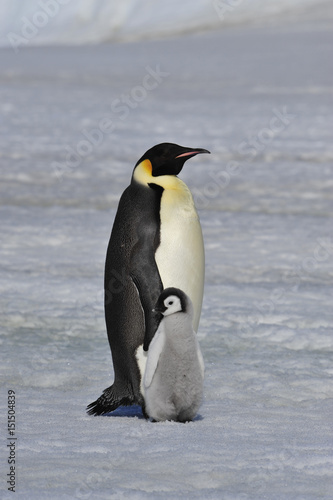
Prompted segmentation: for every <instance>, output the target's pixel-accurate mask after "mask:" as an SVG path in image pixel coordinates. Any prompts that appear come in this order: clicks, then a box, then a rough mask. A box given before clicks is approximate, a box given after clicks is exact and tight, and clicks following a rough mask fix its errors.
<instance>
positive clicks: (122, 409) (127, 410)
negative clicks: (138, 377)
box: [101, 405, 204, 424]
mask: <svg viewBox="0 0 333 500" xmlns="http://www.w3.org/2000/svg"><path fill="white" fill-rule="evenodd" d="M101 416H102V417H107V418H109V417H125V418H126V417H127V418H134V417H136V418H138V419H139V420H147V422H150V423H154V424H157V423H163V422H174V423H176V424H179V423H190V422H177V421H174V420H167V421H165V420H164V421H162V422H157V421H156V420H150V419H147V418H146V417H145V416H144V415H143V412H142V409H141V406H139V405H133V406H119V407H118V408H117V409H116V410H114V411H113V412H110V413H105V414H104V415H101ZM203 419H204V417H203V416H202V415H200V414H199V413H198V414H197V415H196V416H195V417H194V418H193V419H192V420H191V422H200V421H201V420H203Z"/></svg>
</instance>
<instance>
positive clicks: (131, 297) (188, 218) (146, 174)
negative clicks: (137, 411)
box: [87, 143, 209, 415]
mask: <svg viewBox="0 0 333 500" xmlns="http://www.w3.org/2000/svg"><path fill="white" fill-rule="evenodd" d="M201 153H209V151H207V150H206V149H201V148H195V149H193V148H187V147H182V146H178V145H177V144H172V143H162V144H158V145H156V146H154V147H152V148H151V149H149V150H148V151H147V152H146V153H145V154H144V155H143V156H142V157H141V158H140V159H139V160H138V162H137V163H136V165H135V167H134V170H133V175H132V180H131V184H130V185H129V186H128V187H127V188H126V189H125V191H124V193H123V194H122V196H121V199H120V202H119V206H118V211H117V214H116V217H115V220H114V224H113V228H112V232H111V237H110V242H109V246H108V250H107V255H106V262H105V281H104V287H105V303H104V305H105V320H106V327H107V333H108V339H109V343H110V347H111V353H112V360H113V368H114V382H113V384H112V385H111V387H108V388H107V389H105V390H104V392H103V394H102V395H101V396H100V397H99V398H98V399H97V400H96V401H94V402H93V403H91V404H90V405H89V406H88V407H87V410H88V413H89V414H90V415H102V414H105V413H109V412H111V411H113V410H115V409H116V408H118V406H121V405H124V406H128V405H132V404H139V405H141V406H142V407H143V411H144V400H143V396H142V394H141V391H140V383H141V375H140V368H139V364H140V362H139V361H138V360H137V358H136V353H137V351H138V348H139V346H141V345H142V344H143V350H144V352H146V351H147V350H148V347H149V344H150V341H151V340H152V338H153V336H154V334H155V332H156V330H157V328H158V325H159V322H160V320H161V318H162V315H156V314H154V313H153V312H152V310H153V308H154V305H155V303H156V302H157V299H158V297H159V296H160V294H161V292H162V290H163V289H164V288H168V287H171V286H172V287H176V288H180V289H181V290H183V291H184V292H185V293H186V294H187V295H188V296H189V297H190V299H191V301H192V303H193V308H194V317H193V328H194V330H195V331H197V328H198V324H199V319H200V313H201V305H202V297H203V286H204V266H205V262H204V246H203V238H202V231H201V226H200V221H199V218H198V214H197V211H196V209H195V206H194V202H193V198H192V195H191V192H190V190H189V188H188V187H187V185H186V184H185V183H184V182H183V181H181V180H180V179H179V178H178V177H177V175H178V174H179V173H180V171H181V170H182V168H183V165H184V163H185V161H186V160H188V159H189V158H192V157H193V156H195V155H197V154H201Z"/></svg>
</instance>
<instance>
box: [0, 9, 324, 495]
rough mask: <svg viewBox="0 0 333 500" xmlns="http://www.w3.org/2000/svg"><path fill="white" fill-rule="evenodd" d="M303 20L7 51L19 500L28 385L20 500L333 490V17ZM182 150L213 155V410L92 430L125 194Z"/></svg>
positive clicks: (1, 195) (6, 203)
mask: <svg viewBox="0 0 333 500" xmlns="http://www.w3.org/2000/svg"><path fill="white" fill-rule="evenodd" d="M31 3H32V2H31ZM101 3H102V2H101ZM245 3H246V2H245V1H244V5H245ZM82 4H83V2H82ZM85 4H86V5H88V2H85ZM69 5H70V4H69ZM297 17H298V18H299V22H297V23H295V19H294V17H293V15H291V14H290V15H289V14H288V16H287V15H286V16H285V17H283V20H276V21H275V22H271V23H270V25H269V26H266V24H260V26H253V25H248V26H239V27H233V28H227V29H224V26H222V25H221V29H218V30H216V31H212V32H205V33H201V34H196V35H191V36H185V37H180V38H170V39H166V40H159V41H154V42H148V41H141V42H137V43H126V44H104V45H89V46H80V47H69V48H68V47H51V48H50V47H49V48H46V47H33V44H32V43H31V44H30V43H29V44H28V45H27V47H26V48H25V49H24V50H23V47H22V49H20V50H19V51H18V52H17V53H15V51H14V50H13V48H12V47H8V48H6V49H2V50H1V52H0V65H1V76H0V83H1V90H2V98H1V103H0V109H1V114H2V121H1V122H0V141H1V148H0V155H1V161H0V169H1V183H0V199H1V205H0V211H1V218H0V225H1V227H0V234H1V250H0V252H1V257H0V267H1V274H0V290H1V295H0V309H1V313H2V314H1V324H0V328H1V330H0V343H1V367H0V369H1V385H2V389H1V393H0V408H1V415H2V419H1V422H2V423H1V426H2V429H1V436H2V439H1V442H0V446H1V447H0V458H1V461H0V462H1V481H2V483H1V498H5V499H9V498H12V497H13V493H11V492H10V491H7V485H6V474H7V473H8V464H7V455H8V453H7V448H6V443H7V441H6V439H7V437H8V434H7V425H6V418H7V391H8V390H10V389H12V390H15V392H16V403H17V408H16V418H17V433H16V435H17V464H16V465H17V471H18V472H17V483H16V490H17V492H16V496H15V498H19V499H37V500H39V499H44V498H50V499H67V498H68V499H73V498H78V499H80V498H81V499H88V498H91V499H110V498H111V499H117V500H118V499H120V498H130V499H141V498H143V499H148V498H149V499H150V498H151V499H155V498H157V499H170V498H171V499H177V498H194V499H202V498H207V499H223V500H229V499H230V500H231V499H232V500H239V499H241V500H260V499H269V500H271V499H273V500H281V499H288V500H295V499H296V500H301V499H302V500H304V499H305V500H317V499H325V500H329V499H331V498H332V491H333V473H332V472H333V454H332V445H333V443H332V441H333V440H332V415H333V404H332V402H333V384H332V374H333V370H332V360H333V331H332V330H333V328H332V325H333V313H332V303H333V286H332V280H333V234H332V229H333V224H332V222H333V220H332V214H333V195H332V188H333V181H332V179H333V167H332V159H333V146H332V136H331V133H332V126H333V119H332V113H331V109H332V108H331V105H332V93H333V88H332V69H331V68H332V66H331V54H332V26H331V24H330V19H332V8H331V7H330V4H327V6H326V9H325V10H324V11H321V10H320V9H319V8H317V7H316V8H315V9H314V10H312V11H311V15H309V13H308V11H307V10H306V9H303V10H299V11H298V14H297ZM45 29H46V30H47V29H48V27H46V28H45ZM148 75H150V76H148ZM153 75H155V77H154V76H153ZM154 78H155V79H154ZM155 83H156V85H154V84H155ZM107 125H108V127H109V128H107ZM102 129H103V132H102ZM162 141H172V142H177V143H179V144H183V145H186V146H191V147H192V146H193V147H203V148H207V149H209V150H210V151H211V152H212V154H211V155H210V156H208V155H207V156H206V155H204V156H198V157H196V158H194V159H192V160H190V161H189V162H187V163H186V164H185V167H184V170H183V172H182V173H181V177H182V179H184V180H185V181H186V182H187V184H188V185H189V187H190V188H191V189H192V191H193V194H194V197H195V200H196V202H197V206H198V208H199V213H200V218H201V222H202V226H203V232H204V238H205V246H206V260H207V263H206V286H205V297H204V307H203V314H202V319H201V326H200V330H199V333H198V335H199V340H200V344H201V348H202V352H203V355H204V358H205V365H206V375H205V391H204V403H203V405H202V407H201V409H200V412H199V416H198V418H197V419H196V420H195V421H194V422H192V423H189V424H177V423H170V422H169V423H161V424H151V423H149V422H146V421H145V420H144V419H143V417H142V415H141V412H140V410H139V409H138V408H136V407H133V408H129V409H120V410H118V411H117V412H115V413H114V414H113V415H111V416H109V417H100V418H93V417H88V416H87V415H86V414H85V406H86V405H87V404H88V403H90V402H91V401H93V400H94V399H95V398H96V397H97V396H99V395H100V393H101V391H102V390H103V389H104V388H105V387H107V386H109V385H110V384H111V383H112V377H113V371H112V364H111V356H110V351H109V347H108V342H107V337H106V332H105V326H104V318H103V304H102V301H103V293H102V288H103V268H104V259H105V252H106V246H107V243H108V238H109V234H110V230H111V226H112V223H113V217H114V214H115V210H116V207H117V202H118V199H119V196H120V194H121V192H122V191H123V189H124V188H125V187H126V185H127V184H128V182H129V179H130V176H131V172H132V168H133V165H134V164H135V162H136V161H137V159H138V158H139V156H140V155H141V154H142V153H143V152H144V151H145V150H146V149H148V148H149V147H151V146H152V145H153V144H156V143H158V142H162Z"/></svg>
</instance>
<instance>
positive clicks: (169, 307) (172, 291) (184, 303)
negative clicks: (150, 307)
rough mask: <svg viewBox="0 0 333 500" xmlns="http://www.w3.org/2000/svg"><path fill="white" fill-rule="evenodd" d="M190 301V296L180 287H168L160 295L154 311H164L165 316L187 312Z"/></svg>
mask: <svg viewBox="0 0 333 500" xmlns="http://www.w3.org/2000/svg"><path fill="white" fill-rule="evenodd" d="M189 301H190V299H189V297H188V296H187V295H186V294H185V293H184V292H183V291H182V290H180V289H179V288H173V287H170V288H166V289H165V290H163V292H162V293H161V295H160V296H159V298H158V300H157V302H156V305H155V308H154V312H159V313H162V314H163V316H168V315H169V314H174V313H176V312H183V313H186V312H187V311H188V306H189Z"/></svg>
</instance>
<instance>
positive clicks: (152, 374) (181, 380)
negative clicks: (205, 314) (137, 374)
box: [142, 288, 204, 422]
mask: <svg viewBox="0 0 333 500" xmlns="http://www.w3.org/2000/svg"><path fill="white" fill-rule="evenodd" d="M154 311H155V312H158V313H162V314H163V318H162V320H161V322H160V324H159V327H158V329H157V332H156V333H155V336H154V338H153V340H152V341H151V343H150V346H149V349H148V354H147V361H146V367H145V371H144V376H143V380H142V392H143V395H144V400H145V411H146V413H147V415H148V416H149V417H150V418H151V419H153V420H155V421H164V420H176V421H178V422H187V421H189V420H193V418H194V417H195V416H196V414H197V411H198V409H199V406H200V404H201V401H202V394H203V380H204V362H203V357H202V354H201V351H200V347H199V343H198V340H197V338H196V333H195V331H194V329H193V326H192V320H193V306H192V302H191V299H190V298H189V297H188V296H187V295H186V294H185V293H184V292H183V291H182V290H180V289H179V288H167V289H165V290H164V291H163V292H162V293H161V295H160V296H159V298H158V301H157V303H156V306H155V309H154Z"/></svg>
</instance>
